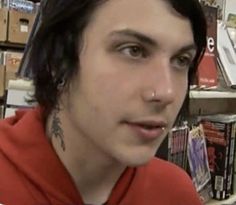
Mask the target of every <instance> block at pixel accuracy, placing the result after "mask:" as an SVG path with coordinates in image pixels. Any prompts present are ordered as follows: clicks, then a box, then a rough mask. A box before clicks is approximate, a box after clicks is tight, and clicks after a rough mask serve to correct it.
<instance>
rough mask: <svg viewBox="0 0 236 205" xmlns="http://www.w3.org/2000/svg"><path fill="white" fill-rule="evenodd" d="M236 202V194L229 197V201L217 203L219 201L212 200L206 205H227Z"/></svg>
mask: <svg viewBox="0 0 236 205" xmlns="http://www.w3.org/2000/svg"><path fill="white" fill-rule="evenodd" d="M235 201H236V194H233V195H231V196H230V197H229V199H226V200H222V201H217V200H213V199H212V200H211V201H209V202H207V203H206V204H205V205H222V204H227V203H233V202H235Z"/></svg>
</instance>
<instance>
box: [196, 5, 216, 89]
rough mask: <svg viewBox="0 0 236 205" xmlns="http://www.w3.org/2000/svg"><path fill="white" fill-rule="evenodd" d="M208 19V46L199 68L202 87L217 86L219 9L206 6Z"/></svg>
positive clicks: (200, 85) (205, 10)
mask: <svg viewBox="0 0 236 205" xmlns="http://www.w3.org/2000/svg"><path fill="white" fill-rule="evenodd" d="M203 8H204V13H205V16H206V20H207V48H206V51H205V53H204V56H203V59H202V61H201V62H200V64H199V66H198V70H197V84H198V86H199V87H200V88H206V89H213V88H216V87H217V84H218V79H217V76H218V74H217V9H216V8H214V7H210V6H204V7H203Z"/></svg>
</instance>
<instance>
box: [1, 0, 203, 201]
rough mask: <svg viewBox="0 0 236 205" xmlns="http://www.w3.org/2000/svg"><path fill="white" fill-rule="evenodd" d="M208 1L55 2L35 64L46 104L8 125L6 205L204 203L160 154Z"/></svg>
mask: <svg viewBox="0 0 236 205" xmlns="http://www.w3.org/2000/svg"><path fill="white" fill-rule="evenodd" d="M205 37H206V29H205V20H204V17H203V14H202V11H201V8H200V5H199V3H198V1H197V0H178V1H176V0H169V1H164V0H145V1H143V0H119V1H116V0H108V1H104V0H97V1H91V0H83V1H82V0H81V1H78V0H73V1H72V0H55V1H54V0H51V1H48V4H47V5H46V7H45V10H44V13H43V16H42V24H41V26H40V28H39V31H38V33H37V34H36V37H35V39H34V44H33V47H32V53H31V67H32V69H33V77H34V84H35V98H36V100H37V101H38V103H39V105H40V107H37V108H36V109H33V110H31V111H25V112H18V113H17V114H16V116H14V117H11V118H9V119H6V120H5V121H3V122H1V125H0V136H1V144H0V163H1V169H2V170H1V173H0V182H1V184H0V202H1V203H5V204H10V205H11V204H12V205H13V204H17V205H28V204H29V205H48V204H53V205H82V204H93V205H102V204H106V205H156V204H160V205H187V204H191V205H200V204H201V202H200V200H199V197H198V194H197V193H196V191H195V189H194V187H193V184H192V182H191V179H190V178H189V177H188V175H187V174H186V173H185V172H184V171H183V170H181V169H180V168H178V167H176V166H175V165H173V164H171V163H168V162H165V161H162V160H160V159H154V158H153V156H154V154H155V152H156V149H157V148H158V147H159V145H160V144H161V142H162V141H163V139H164V138H165V136H166V134H167V132H168V130H170V129H171V127H172V125H173V123H174V122H175V119H176V117H177V115H178V113H179V111H180V109H181V107H182V105H183V102H184V100H185V97H186V95H187V91H188V87H189V83H190V81H189V80H190V78H191V76H192V75H194V73H195V71H196V68H197V65H198V63H199V60H200V58H201V56H202V53H203V52H204V49H205V44H206V42H205Z"/></svg>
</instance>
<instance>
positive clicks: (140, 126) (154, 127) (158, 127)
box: [126, 120, 167, 140]
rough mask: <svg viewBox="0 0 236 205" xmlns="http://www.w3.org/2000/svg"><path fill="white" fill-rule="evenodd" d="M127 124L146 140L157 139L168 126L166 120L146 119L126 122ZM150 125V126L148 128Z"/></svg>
mask: <svg viewBox="0 0 236 205" xmlns="http://www.w3.org/2000/svg"><path fill="white" fill-rule="evenodd" d="M126 125H127V126H128V127H129V128H130V129H131V130H132V131H133V132H134V133H135V134H136V135H137V136H138V137H139V138H142V139H144V140H155V139H156V138H159V137H160V136H162V135H163V133H164V132H165V130H166V128H167V123H166V122H165V121H155V120H144V121H133V122H126ZM147 127H150V128H147Z"/></svg>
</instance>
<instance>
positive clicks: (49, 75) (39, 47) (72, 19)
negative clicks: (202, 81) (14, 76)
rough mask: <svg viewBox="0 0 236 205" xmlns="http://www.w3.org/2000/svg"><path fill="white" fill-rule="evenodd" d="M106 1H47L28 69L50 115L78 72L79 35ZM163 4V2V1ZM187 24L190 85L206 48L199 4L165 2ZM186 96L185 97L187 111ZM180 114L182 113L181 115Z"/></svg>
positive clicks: (177, 0) (37, 95) (181, 0)
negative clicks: (191, 46)
mask: <svg viewBox="0 0 236 205" xmlns="http://www.w3.org/2000/svg"><path fill="white" fill-rule="evenodd" d="M106 1H108V0H48V1H47V4H46V5H45V7H44V8H43V10H42V16H41V24H40V26H39V28H38V31H37V33H36V34H35V36H34V39H33V43H32V48H31V52H30V57H29V59H30V61H29V67H30V68H31V69H32V75H33V81H34V86H35V96H34V97H35V99H36V101H37V102H38V103H39V104H40V105H41V106H42V107H44V108H45V109H46V110H48V111H49V112H50V111H51V110H52V109H53V108H54V107H55V106H56V104H57V102H58V99H59V96H60V90H59V89H58V85H62V84H65V87H66V85H68V83H69V82H70V80H71V79H72V77H73V76H74V74H76V73H77V71H78V69H79V60H80V59H79V52H80V49H81V47H82V43H83V41H82V34H83V31H84V29H85V28H86V26H87V25H88V23H89V21H90V20H91V18H92V15H93V13H94V11H95V10H96V8H97V7H99V5H101V4H103V3H104V2H106ZM163 1H165V0H163ZM167 1H168V2H169V4H170V5H171V6H172V7H173V8H174V9H175V10H176V11H177V12H178V13H179V14H181V15H182V16H184V17H186V18H187V19H189V20H190V22H191V26H192V30H193V35H194V41H195V44H196V46H197V55H196V58H195V59H194V62H193V65H192V68H191V69H190V71H189V83H191V80H192V78H193V76H194V75H195V73H196V69H197V66H198V64H199V61H200V59H201V57H202V54H203V52H204V50H205V47H206V22H205V18H204V14H203V11H202V8H201V6H200V4H199V2H198V0H167ZM187 101H188V96H186V100H185V104H184V105H183V107H186V105H187V104H188V103H187ZM181 112H182V111H181Z"/></svg>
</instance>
